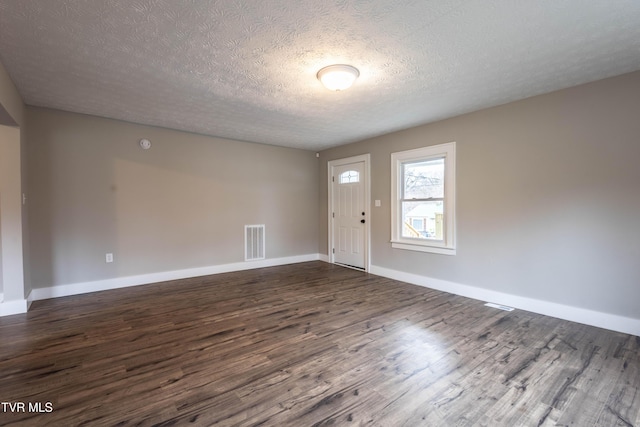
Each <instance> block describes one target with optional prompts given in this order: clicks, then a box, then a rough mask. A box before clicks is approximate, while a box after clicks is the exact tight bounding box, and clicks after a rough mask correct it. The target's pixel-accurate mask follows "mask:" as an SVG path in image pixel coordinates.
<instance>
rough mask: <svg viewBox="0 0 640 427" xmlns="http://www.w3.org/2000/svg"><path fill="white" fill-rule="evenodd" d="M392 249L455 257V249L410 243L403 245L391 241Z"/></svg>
mask: <svg viewBox="0 0 640 427" xmlns="http://www.w3.org/2000/svg"><path fill="white" fill-rule="evenodd" d="M391 247H392V248H395V249H404V250H407V251H416V252H430V253H433V254H440V255H455V254H456V249H455V248H443V247H437V246H426V245H415V244H410V243H401V242H394V241H391Z"/></svg>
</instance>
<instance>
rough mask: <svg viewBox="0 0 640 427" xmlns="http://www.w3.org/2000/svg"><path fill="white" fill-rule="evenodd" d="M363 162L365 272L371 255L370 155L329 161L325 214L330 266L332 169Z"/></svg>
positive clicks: (333, 259)
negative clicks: (326, 210)
mask: <svg viewBox="0 0 640 427" xmlns="http://www.w3.org/2000/svg"><path fill="white" fill-rule="evenodd" d="M357 162H364V175H365V178H364V179H365V183H364V206H365V212H366V213H367V214H366V215H365V220H366V222H365V224H364V245H363V246H364V269H365V271H369V270H370V269H371V259H370V256H369V254H370V253H371V238H370V236H371V218H372V211H371V154H369V153H367V154H361V155H359V156H353V157H347V158H344V159H336V160H330V161H329V162H327V188H328V192H327V193H328V197H329V200H328V203H327V205H328V207H329V209H328V212H327V231H328V232H327V234H328V235H329V237H328V247H327V248H328V249H327V251H328V252H329V262H330V263H331V264H335V254H334V253H333V250H332V249H333V247H334V246H333V234H334V233H333V217H332V214H333V212H335V210H334V206H333V182H332V179H331V178H332V176H333V168H334V167H336V166H342V165H347V164H349V163H357Z"/></svg>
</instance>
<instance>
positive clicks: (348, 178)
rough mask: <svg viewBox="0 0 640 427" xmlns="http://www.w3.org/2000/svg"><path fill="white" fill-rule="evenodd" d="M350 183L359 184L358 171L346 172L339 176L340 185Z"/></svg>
mask: <svg viewBox="0 0 640 427" xmlns="http://www.w3.org/2000/svg"><path fill="white" fill-rule="evenodd" d="M352 182H360V173H358V171H346V172H342V173H341V174H340V184H350V183H352Z"/></svg>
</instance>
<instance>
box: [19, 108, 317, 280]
mask: <svg viewBox="0 0 640 427" xmlns="http://www.w3.org/2000/svg"><path fill="white" fill-rule="evenodd" d="M27 118H28V123H29V132H28V142H29V153H28V166H29V168H30V171H31V173H30V175H29V176H30V179H29V186H30V190H31V211H30V224H31V252H32V266H33V267H32V280H33V284H34V288H38V287H48V286H55V285H61V284H70V283H79V282H86V281H93V280H100V279H109V278H116V277H125V276H130V275H137V274H145V273H155V272H163V271H171V270H180V269H188V268H195V267H206V266H215V265H221V264H227V263H234V262H242V261H243V260H244V240H243V239H244V225H245V224H265V225H266V241H267V245H266V254H267V258H279V257H287V256H295V255H303V254H317V253H318V228H317V223H318V217H319V215H318V187H317V182H318V176H317V170H318V167H317V162H318V159H316V157H315V153H312V152H309V151H303V150H295V149H288V148H281V147H273V146H267V145H259V144H251V143H244V142H237V141H229V140H224V139H220V138H212V137H205V136H200V135H194V134H188V133H184V132H177V131H171V130H167V129H160V128H154V127H146V126H140V125H134V124H129V123H125V122H120V121H114V120H108V119H103V118H97V117H92V116H85V115H79V114H73V113H66V112H61V111H55V110H47V109H41V108H34V107H28V108H27ZM141 138H148V139H150V140H151V142H152V144H153V146H152V148H151V149H150V150H147V151H144V150H142V149H141V148H140V147H139V146H138V141H139V140H140V139H141ZM107 252H112V253H113V254H114V258H115V262H114V263H113V264H106V263H105V253H107Z"/></svg>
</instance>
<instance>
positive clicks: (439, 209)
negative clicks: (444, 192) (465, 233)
mask: <svg viewBox="0 0 640 427" xmlns="http://www.w3.org/2000/svg"><path fill="white" fill-rule="evenodd" d="M420 222H421V223H422V225H421V226H420V228H418V227H415V225H418V224H419V223H420ZM443 226H444V202H442V200H438V201H433V202H402V237H408V238H413V239H429V240H442V239H443V236H444V234H443V230H444V227H443Z"/></svg>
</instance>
